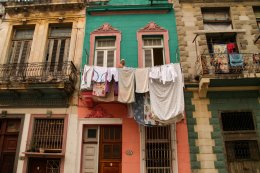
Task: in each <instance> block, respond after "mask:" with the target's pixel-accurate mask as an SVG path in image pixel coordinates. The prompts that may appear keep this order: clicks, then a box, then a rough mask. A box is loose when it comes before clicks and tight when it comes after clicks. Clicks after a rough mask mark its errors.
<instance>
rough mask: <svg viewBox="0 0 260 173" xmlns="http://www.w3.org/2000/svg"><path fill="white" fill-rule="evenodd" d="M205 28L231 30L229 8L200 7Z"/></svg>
mask: <svg viewBox="0 0 260 173" xmlns="http://www.w3.org/2000/svg"><path fill="white" fill-rule="evenodd" d="M201 11H202V16H203V23H204V29H205V30H213V31H217V30H222V31H223V30H231V29H232V23H231V20H230V15H229V8H202V9H201Z"/></svg>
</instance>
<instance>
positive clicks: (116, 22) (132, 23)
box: [82, 0, 179, 67]
mask: <svg viewBox="0 0 260 173" xmlns="http://www.w3.org/2000/svg"><path fill="white" fill-rule="evenodd" d="M154 2H155V1H154ZM157 2H158V1H157ZM160 2H161V4H159V5H152V6H151V5H149V4H150V3H151V2H150V1H149V0H128V1H125V0H111V1H109V4H107V5H103V6H95V7H90V8H88V9H87V16H86V27H85V39H84V48H83V58H82V64H83V65H84V64H87V63H88V60H89V57H88V55H89V52H90V44H91V43H90V34H91V33H92V32H93V31H95V30H96V29H98V28H99V27H101V26H102V25H103V24H105V23H108V24H110V25H111V26H112V27H113V28H115V29H117V30H119V31H120V32H121V42H120V47H121V53H120V58H121V59H122V58H124V59H125V60H126V65H127V66H128V67H137V66H138V41H137V32H138V31H139V30H140V29H142V28H144V27H145V26H146V25H148V23H150V22H155V23H156V24H157V25H159V26H160V27H162V28H164V29H166V30H168V33H169V41H168V44H169V51H170V61H171V62H179V57H178V56H179V52H178V40H177V30H176V20H175V13H174V11H173V5H172V4H169V3H168V1H166V2H167V4H165V1H160ZM110 4H112V5H110ZM117 4H120V5H117ZM129 4H131V5H133V6H131V9H128V8H126V7H127V6H128V5H129ZM134 4H138V5H134ZM140 4H141V5H140ZM104 9H106V10H104ZM115 9H116V10H115ZM103 10H104V11H105V12H108V11H113V12H115V11H117V12H118V11H121V12H122V11H123V12H124V14H120V13H118V14H109V13H108V14H105V15H104V14H102V15H93V12H100V11H102V12H103ZM130 10H131V11H132V13H129V14H126V13H127V11H130ZM146 10H150V11H151V13H149V14H147V13H145V12H144V11H146ZM162 10H163V12H160V11H162ZM133 11H134V12H133ZM135 11H136V13H135ZM143 12H144V13H143ZM92 44H93V43H92ZM176 55H177V57H176Z"/></svg>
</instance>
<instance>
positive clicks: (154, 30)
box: [137, 22, 170, 67]
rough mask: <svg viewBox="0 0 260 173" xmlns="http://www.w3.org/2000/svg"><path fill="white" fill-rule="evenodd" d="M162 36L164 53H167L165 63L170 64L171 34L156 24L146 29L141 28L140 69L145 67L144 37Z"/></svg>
mask: <svg viewBox="0 0 260 173" xmlns="http://www.w3.org/2000/svg"><path fill="white" fill-rule="evenodd" d="M158 35H160V36H162V37H163V45H164V53H165V63H166V64H169V63H170V50H169V42H168V41H169V33H168V30H166V29H164V28H163V27H161V26H159V25H157V24H156V23H155V22H150V23H148V24H147V25H146V26H145V27H143V28H141V29H140V30H139V31H138V32H137V41H138V67H143V65H144V64H143V53H142V49H143V36H151V37H152V36H158Z"/></svg>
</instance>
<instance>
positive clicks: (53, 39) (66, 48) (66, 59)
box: [44, 23, 73, 63]
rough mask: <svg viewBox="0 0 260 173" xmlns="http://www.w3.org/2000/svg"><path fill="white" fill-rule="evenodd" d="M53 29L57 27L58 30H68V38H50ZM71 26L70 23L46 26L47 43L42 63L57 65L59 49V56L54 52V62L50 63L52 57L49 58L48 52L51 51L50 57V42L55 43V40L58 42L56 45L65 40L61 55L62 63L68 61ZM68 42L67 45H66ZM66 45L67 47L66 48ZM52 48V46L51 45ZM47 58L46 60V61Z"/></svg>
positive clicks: (51, 49)
mask: <svg viewBox="0 0 260 173" xmlns="http://www.w3.org/2000/svg"><path fill="white" fill-rule="evenodd" d="M55 27H58V28H70V29H71V31H70V36H51V31H52V28H55ZM72 29H73V24H72V23H65V24H53V23H52V24H49V26H48V35H47V39H46V41H47V43H46V49H45V54H44V58H45V59H44V62H49V63H58V62H59V57H60V49H61V48H60V49H59V54H57V52H56V55H55V61H54V62H52V57H51V56H50V51H51V55H52V53H53V47H52V48H50V42H51V41H53V42H54V41H55V40H58V43H57V44H58V45H57V46H59V44H61V42H62V40H64V39H65V45H64V55H63V62H64V61H68V60H69V51H70V47H71V41H72V39H71V38H72V32H73V30H72ZM67 42H68V43H67ZM66 45H67V46H66ZM52 46H53V45H52ZM57 50H58V47H57ZM47 58H48V59H47Z"/></svg>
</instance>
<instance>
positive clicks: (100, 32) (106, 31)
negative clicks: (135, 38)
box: [87, 23, 121, 66]
mask: <svg viewBox="0 0 260 173" xmlns="http://www.w3.org/2000/svg"><path fill="white" fill-rule="evenodd" d="M108 37H114V38H115V47H116V51H115V62H114V64H115V66H119V64H120V49H121V48H120V42H121V32H120V31H119V30H118V29H116V28H114V27H112V26H111V25H110V24H109V23H104V24H103V25H102V26H100V27H99V28H97V29H95V30H94V31H93V32H91V33H90V40H89V42H90V50H89V51H90V52H89V57H87V58H88V64H89V65H94V64H95V59H96V40H98V39H102V38H104V39H105V38H108ZM103 64H104V63H103Z"/></svg>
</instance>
